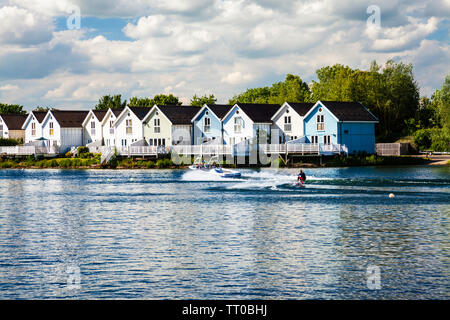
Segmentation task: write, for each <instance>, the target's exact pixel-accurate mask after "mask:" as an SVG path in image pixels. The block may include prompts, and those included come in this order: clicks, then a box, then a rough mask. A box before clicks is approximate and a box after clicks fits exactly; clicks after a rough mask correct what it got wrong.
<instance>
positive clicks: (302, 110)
mask: <svg viewBox="0 0 450 320" xmlns="http://www.w3.org/2000/svg"><path fill="white" fill-rule="evenodd" d="M313 106H314V103H291V102H285V103H284V104H283V105H282V106H281V108H280V109H278V111H277V112H276V113H275V114H274V116H273V117H272V119H271V120H272V122H273V125H272V129H274V130H278V134H279V138H278V143H280V144H281V143H285V142H287V141H290V140H297V139H300V138H301V137H303V136H305V128H304V119H305V115H306V114H307V113H308V111H309V110H310V109H311V108H312V107H313Z"/></svg>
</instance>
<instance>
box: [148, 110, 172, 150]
mask: <svg viewBox="0 0 450 320" xmlns="http://www.w3.org/2000/svg"><path fill="white" fill-rule="evenodd" d="M157 112H158V114H156V113H157ZM155 119H159V123H160V127H159V128H160V130H159V132H155V124H154V120H155ZM144 137H145V140H146V141H147V142H148V143H149V144H150V145H155V143H153V141H154V140H155V139H156V140H157V141H158V142H159V141H163V139H164V141H165V146H167V147H170V146H172V123H171V122H170V121H169V120H168V119H167V117H166V116H165V115H164V114H162V112H161V111H160V110H158V109H156V108H154V109H153V110H152V111H151V112H150V115H148V117H147V118H146V119H145V123H144ZM158 144H159V143H158ZM161 144H162V143H161Z"/></svg>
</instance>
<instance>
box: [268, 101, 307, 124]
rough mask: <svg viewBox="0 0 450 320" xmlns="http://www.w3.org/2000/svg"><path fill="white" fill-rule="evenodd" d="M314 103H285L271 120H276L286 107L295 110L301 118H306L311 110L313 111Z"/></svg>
mask: <svg viewBox="0 0 450 320" xmlns="http://www.w3.org/2000/svg"><path fill="white" fill-rule="evenodd" d="M314 105H315V104H314V103H308V102H301V103H300V102H285V103H283V105H282V106H281V107H280V109H278V111H277V112H276V113H275V114H274V115H273V116H272V119H271V120H274V119H275V118H276V117H277V115H278V114H279V113H280V112H281V111H282V110H283V109H284V108H285V107H290V108H291V109H293V110H294V111H295V112H297V113H298V115H299V116H301V117H304V116H305V115H306V114H307V113H308V112H309V110H311V108H312V107H313V106H314Z"/></svg>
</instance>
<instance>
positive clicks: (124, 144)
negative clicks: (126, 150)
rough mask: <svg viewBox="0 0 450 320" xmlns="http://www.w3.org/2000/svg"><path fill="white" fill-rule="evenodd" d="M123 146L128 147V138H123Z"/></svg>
mask: <svg viewBox="0 0 450 320" xmlns="http://www.w3.org/2000/svg"><path fill="white" fill-rule="evenodd" d="M122 146H123V147H126V146H127V139H122Z"/></svg>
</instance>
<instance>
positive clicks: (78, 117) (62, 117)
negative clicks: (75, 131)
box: [46, 110, 89, 128]
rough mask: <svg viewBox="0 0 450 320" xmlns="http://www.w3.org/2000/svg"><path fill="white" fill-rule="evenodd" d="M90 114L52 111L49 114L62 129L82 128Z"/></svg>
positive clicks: (85, 112) (86, 112)
mask: <svg viewBox="0 0 450 320" xmlns="http://www.w3.org/2000/svg"><path fill="white" fill-rule="evenodd" d="M88 113H89V111H74V110H50V111H49V112H48V114H53V116H54V117H55V119H56V121H58V123H59V125H60V126H61V128H81V127H82V126H83V121H84V119H85V118H86V116H87V115H88ZM48 114H47V116H48ZM47 116H46V118H47Z"/></svg>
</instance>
